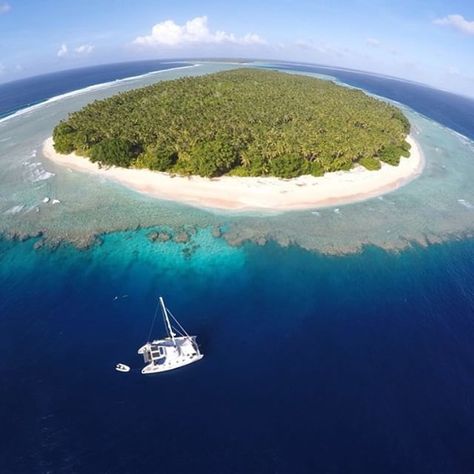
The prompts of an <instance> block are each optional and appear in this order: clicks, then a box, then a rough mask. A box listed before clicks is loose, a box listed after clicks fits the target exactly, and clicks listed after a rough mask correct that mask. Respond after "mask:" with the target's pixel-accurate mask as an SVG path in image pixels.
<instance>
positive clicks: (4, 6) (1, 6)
mask: <svg viewBox="0 0 474 474" xmlns="http://www.w3.org/2000/svg"><path fill="white" fill-rule="evenodd" d="M11 9H12V7H11V6H10V4H9V3H7V2H0V15H1V14H3V13H8V12H9V11H10V10H11Z"/></svg>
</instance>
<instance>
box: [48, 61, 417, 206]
mask: <svg viewBox="0 0 474 474" xmlns="http://www.w3.org/2000/svg"><path fill="white" fill-rule="evenodd" d="M409 133H410V123H409V121H408V119H407V118H406V117H405V116H404V115H403V113H402V112H401V110H400V109H398V108H397V107H395V106H393V105H390V104H388V103H386V102H383V101H381V100H378V99H376V98H374V97H370V96H368V95H367V94H365V93H364V92H362V91H360V90H358V89H352V88H348V87H343V86H341V85H337V84H335V83H334V82H331V81H327V80H322V79H316V78H314V77H308V76H303V75H299V74H288V73H283V72H276V71H271V70H262V69H255V68H239V69H235V70H231V71H225V72H218V73H213V74H209V75H205V76H198V77H186V78H181V79H176V80H172V81H162V82H159V83H157V84H154V85H151V86H147V87H144V88H140V89H135V90H132V91H128V92H125V93H121V94H118V95H116V96H113V97H110V98H108V99H104V100H98V101H95V102H93V103H91V104H88V105H87V106H85V107H84V108H83V109H82V110H79V111H77V112H74V113H72V114H70V115H69V117H68V118H67V119H66V120H64V121H62V122H60V123H59V124H58V125H57V126H56V127H55V129H54V132H53V137H52V139H50V140H48V141H47V142H46V143H45V147H44V154H45V155H46V156H47V157H48V158H50V159H53V160H54V161H56V162H57V163H59V164H65V165H67V166H69V167H71V168H75V169H80V170H82V171H88V172H94V173H98V174H103V175H106V176H108V177H109V178H111V179H114V180H116V181H119V182H121V183H122V184H125V185H127V186H129V187H131V188H133V189H135V190H137V191H140V192H145V193H148V194H151V195H153V196H156V197H160V198H163V199H171V200H178V201H183V202H187V203H190V204H197V205H201V206H203V207H219V208H232V209H244V208H252V209H259V208H274V209H300V208H308V207H317V206H319V205H331V204H338V203H345V202H351V201H354V200H359V199H364V198H367V197H370V196H373V195H377V194H381V193H383V192H387V191H389V190H392V189H395V188H397V187H398V186H400V185H401V184H404V183H405V182H407V181H409V180H410V179H413V177H415V176H416V175H418V174H419V173H420V172H421V168H422V162H423V160H422V157H421V153H420V151H419V149H418V146H417V144H416V142H415V141H414V140H413V138H412V137H410V136H409ZM410 155H411V158H410V159H409V160H405V159H403V157H410ZM87 160H88V161H87ZM401 160H403V162H401Z"/></svg>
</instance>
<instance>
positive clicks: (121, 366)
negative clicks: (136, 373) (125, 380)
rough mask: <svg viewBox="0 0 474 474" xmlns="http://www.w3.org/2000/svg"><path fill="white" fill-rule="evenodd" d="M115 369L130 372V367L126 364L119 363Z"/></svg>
mask: <svg viewBox="0 0 474 474" xmlns="http://www.w3.org/2000/svg"><path fill="white" fill-rule="evenodd" d="M115 370H118V371H119V372H130V367H129V366H128V365H125V364H117V365H116V366H115Z"/></svg>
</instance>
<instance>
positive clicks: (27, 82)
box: [0, 60, 185, 117]
mask: <svg viewBox="0 0 474 474" xmlns="http://www.w3.org/2000/svg"><path fill="white" fill-rule="evenodd" d="M184 65H185V64H184V63H183V62H181V63H177V62H172V61H157V60H156V61H155V60H151V61H134V62H131V63H117V64H105V65H102V66H90V67H85V68H80V69H69V70H66V71H59V72H54V73H50V74H43V75H41V76H34V77H29V78H26V79H22V80H19V81H14V82H8V83H5V84H0V117H4V116H6V115H10V114H12V113H14V112H16V111H17V110H20V109H23V108H25V107H28V106H31V105H35V104H39V103H41V102H44V101H45V100H47V99H50V98H51V97H55V96H57V95H60V94H65V93H67V92H72V91H75V90H78V89H83V88H84V87H89V86H92V85H95V84H103V83H104V82H110V81H116V80H119V79H124V78H126V77H133V76H139V75H142V74H146V73H149V72H152V71H162V70H164V69H171V68H175V67H181V66H184Z"/></svg>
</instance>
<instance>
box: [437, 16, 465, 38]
mask: <svg viewBox="0 0 474 474" xmlns="http://www.w3.org/2000/svg"><path fill="white" fill-rule="evenodd" d="M433 23H434V24H435V25H441V26H450V27H451V28H454V29H456V30H458V31H460V32H461V33H465V34H467V35H474V21H468V20H466V19H465V18H464V17H463V16H462V15H448V16H445V17H444V18H438V19H436V20H434V22H433Z"/></svg>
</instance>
